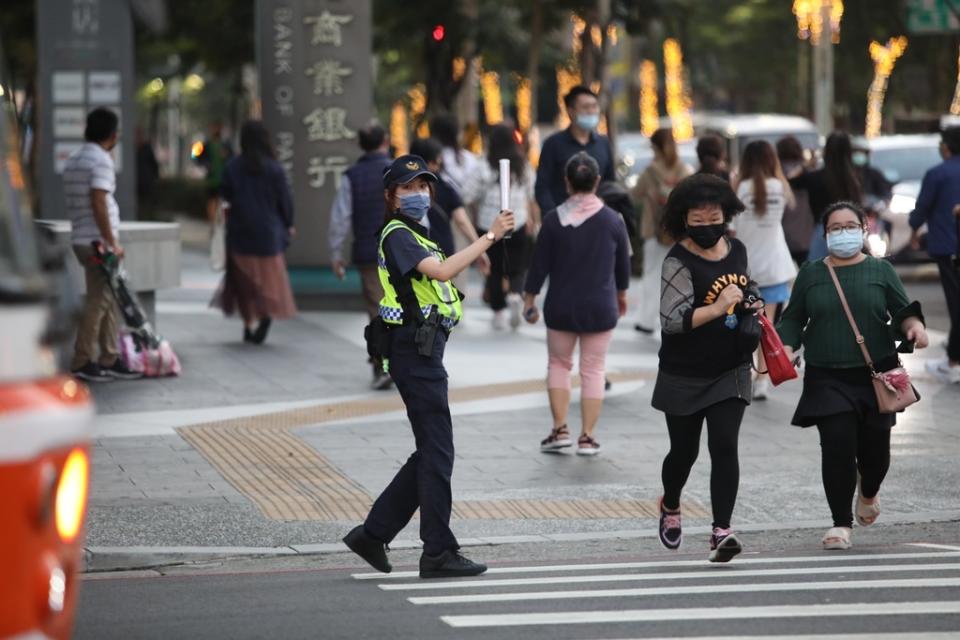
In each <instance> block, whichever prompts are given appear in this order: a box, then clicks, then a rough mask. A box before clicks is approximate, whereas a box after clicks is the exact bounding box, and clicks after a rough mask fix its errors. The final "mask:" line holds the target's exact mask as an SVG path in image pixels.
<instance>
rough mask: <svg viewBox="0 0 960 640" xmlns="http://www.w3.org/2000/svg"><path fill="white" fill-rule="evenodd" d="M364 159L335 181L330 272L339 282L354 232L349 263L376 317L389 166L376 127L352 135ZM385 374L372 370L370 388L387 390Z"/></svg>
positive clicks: (384, 143)
mask: <svg viewBox="0 0 960 640" xmlns="http://www.w3.org/2000/svg"><path fill="white" fill-rule="evenodd" d="M357 139H358V141H359V143H360V148H361V149H363V155H362V156H360V159H359V160H357V162H356V163H355V164H354V165H353V166H352V167H350V168H349V169H347V170H346V171H345V172H344V173H343V176H342V177H341V178H340V188H339V189H338V190H337V196H336V198H334V200H333V207H332V209H331V211H330V231H329V240H330V257H331V260H332V262H333V272H334V273H335V274H336V275H337V277H338V278H340V279H341V280H343V278H344V277H345V276H346V262H345V261H344V257H343V245H344V242H345V241H346V239H347V235H348V234H349V233H350V231H353V248H352V252H351V257H352V262H353V264H354V265H355V266H356V267H357V270H358V271H359V272H360V280H361V282H362V285H363V300H364V303H365V304H366V308H367V314H368V315H369V316H370V319H371V320H372V319H373V318H376V317H377V315H378V313H379V311H378V305H379V304H380V298H382V297H383V289H382V288H381V287H380V279H379V277H378V275H377V250H378V246H379V245H378V243H379V235H378V233H379V231H380V228H381V227H382V226H383V218H384V213H385V211H386V206H385V205H384V202H383V172H384V171H385V170H386V168H387V167H389V166H390V156H389V155H388V153H387V152H388V150H389V148H390V140H389V139H388V138H387V132H386V131H384V129H383V127H381V126H380V125H379V124H370V125H368V126H366V127H364V128H362V129H360V130H359V131H357ZM390 384H391V380H390V376H388V375H386V374H385V373H383V371H381V370H380V369H379V368H378V367H377V366H376V365H374V366H373V384H372V386H373V388H374V389H388V388H389V387H390Z"/></svg>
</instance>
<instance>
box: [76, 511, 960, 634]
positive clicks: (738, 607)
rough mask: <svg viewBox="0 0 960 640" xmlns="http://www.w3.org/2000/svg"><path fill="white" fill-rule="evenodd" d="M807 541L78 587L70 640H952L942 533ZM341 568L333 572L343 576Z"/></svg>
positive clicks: (476, 552)
mask: <svg viewBox="0 0 960 640" xmlns="http://www.w3.org/2000/svg"><path fill="white" fill-rule="evenodd" d="M821 534H822V531H819V530H817V531H813V530H792V531H783V532H769V533H762V532H756V533H750V534H745V536H744V538H745V543H746V545H747V549H746V552H745V553H744V554H743V555H742V556H740V557H739V558H737V559H735V560H734V561H733V562H732V563H730V564H729V565H711V564H709V563H707V562H706V561H705V557H706V554H705V551H704V549H703V547H704V540H701V539H699V538H702V537H703V536H689V537H688V539H687V540H686V541H685V543H684V545H685V546H684V548H683V549H682V550H681V552H680V553H678V554H669V553H667V552H665V551H663V550H662V549H660V548H659V546H657V545H656V543H655V542H654V541H652V540H632V541H623V540H620V541H593V542H588V543H577V544H576V545H572V544H571V545H563V544H558V545H556V546H553V547H550V548H546V547H545V546H544V545H534V546H531V545H520V544H518V545H505V546H502V547H494V548H489V547H488V548H471V549H469V550H468V551H469V553H470V555H472V556H476V557H478V558H483V559H488V560H494V561H493V562H491V570H490V571H489V572H488V573H487V574H486V575H485V576H482V577H479V578H473V579H460V580H448V581H421V580H419V579H418V578H417V577H416V575H415V573H413V571H412V569H414V566H415V564H414V562H415V559H416V555H415V553H413V552H404V553H397V554H394V556H393V560H394V563H395V565H397V567H396V569H395V573H393V574H391V575H390V576H389V577H386V576H383V575H382V574H372V573H370V571H369V570H368V569H366V568H364V567H361V566H360V565H359V564H357V563H356V562H355V561H354V559H353V558H352V557H350V556H348V555H344V554H340V555H328V556H318V557H316V558H313V559H309V558H299V559H296V560H269V561H268V560H250V559H247V560H237V561H233V562H224V563H215V564H209V565H201V566H197V565H194V566H186V567H179V568H170V569H168V570H166V571H165V572H164V573H165V575H162V574H160V573H154V572H149V573H143V572H141V573H135V574H101V575H94V576H92V577H88V578H87V579H85V580H84V583H83V585H82V592H81V608H80V613H79V620H78V624H77V634H76V637H77V638H96V639H98V640H106V639H109V638H124V639H128V638H165V639H166V638H205V639H206V638H209V639H220V638H224V639H225V638H230V639H246V638H271V639H274V638H284V639H286V638H324V639H327V638H330V639H336V638H375V639H381V638H418V639H424V640H431V639H435V638H518V637H522V638H524V640H536V639H541V638H543V639H547V638H550V639H555V638H560V639H562V638H596V639H600V638H666V637H689V638H700V639H704V638H717V637H731V638H732V637H744V636H756V637H763V636H776V637H779V638H801V637H802V638H844V639H847V638H861V639H862V638H915V639H917V640H919V639H920V638H923V639H937V640H940V639H946V638H957V637H960V536H958V527H957V523H955V522H954V523H944V524H924V525H909V526H903V525H901V526H887V527H883V526H880V525H877V526H875V527H873V528H871V529H869V530H862V531H857V532H856V534H857V535H856V536H855V540H856V541H857V546H856V547H855V549H854V550H852V551H849V552H833V553H827V552H822V551H819V549H818V548H817V544H816V543H817V540H818V539H819V536H820V535H821ZM345 564H346V565H347V566H346V567H345V566H343V565H345Z"/></svg>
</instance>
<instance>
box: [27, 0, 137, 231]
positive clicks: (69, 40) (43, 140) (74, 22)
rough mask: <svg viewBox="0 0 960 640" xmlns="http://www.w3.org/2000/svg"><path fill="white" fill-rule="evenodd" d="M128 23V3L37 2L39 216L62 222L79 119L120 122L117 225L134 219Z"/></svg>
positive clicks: (116, 158) (92, 0) (105, 0)
mask: <svg viewBox="0 0 960 640" xmlns="http://www.w3.org/2000/svg"><path fill="white" fill-rule="evenodd" d="M133 54H134V48H133V19H132V17H131V15H130V4H129V1H128V0H37V76H38V77H37V92H38V96H39V101H38V107H39V109H40V113H39V116H40V117H39V126H38V131H37V135H38V142H39V147H38V148H39V152H38V153H39V158H38V161H39V163H38V167H39V179H40V185H39V187H40V189H39V191H40V194H41V195H40V215H41V217H44V218H63V217H64V216H65V210H64V209H65V206H66V205H65V202H64V196H63V183H62V170H63V163H64V162H65V161H66V159H67V156H69V155H70V154H71V153H72V152H73V151H74V150H76V149H77V148H79V147H80V146H81V145H82V144H83V129H84V127H85V125H86V118H87V113H88V112H89V111H90V110H92V109H93V108H94V107H100V106H103V107H108V108H110V109H113V110H114V111H116V112H117V114H118V115H119V116H120V143H119V144H118V145H117V146H116V148H115V149H114V150H113V157H114V163H115V164H116V168H117V192H116V194H115V195H116V198H117V203H118V204H119V205H120V217H121V218H123V219H125V220H134V219H136V217H137V199H136V158H135V155H134V140H133V129H134V126H135V124H136V115H135V113H134V103H133V89H134V87H133V83H134V70H133Z"/></svg>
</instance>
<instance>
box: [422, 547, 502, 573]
mask: <svg viewBox="0 0 960 640" xmlns="http://www.w3.org/2000/svg"><path fill="white" fill-rule="evenodd" d="M486 570H487V565H485V564H480V563H478V562H474V561H473V560H468V559H467V558H464V557H463V556H462V555H460V552H459V551H451V550H447V551H444V552H443V553H441V554H440V555H438V556H428V555H427V554H426V553H424V554H423V555H421V556H420V577H421V578H466V577H469V576H478V575H480V574H481V573H483V572H484V571H486Z"/></svg>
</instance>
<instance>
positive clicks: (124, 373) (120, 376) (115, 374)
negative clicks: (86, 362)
mask: <svg viewBox="0 0 960 640" xmlns="http://www.w3.org/2000/svg"><path fill="white" fill-rule="evenodd" d="M100 370H101V371H103V373H104V375H107V376H109V377H111V378H114V379H115V380H139V379H140V378H142V377H143V372H142V371H134V370H133V369H131V368H130V367H128V366H127V365H125V364H124V363H123V362H121V361H120V360H119V359H118V360H117V361H116V362H114V363H113V366H110V367H101V368H100Z"/></svg>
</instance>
